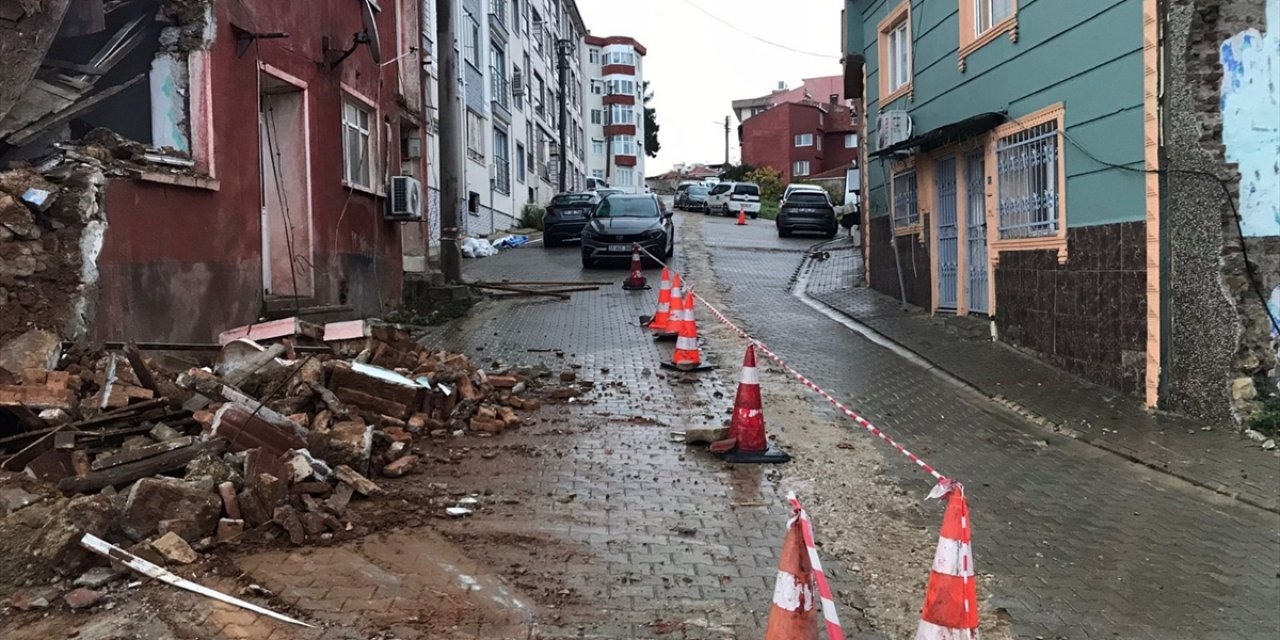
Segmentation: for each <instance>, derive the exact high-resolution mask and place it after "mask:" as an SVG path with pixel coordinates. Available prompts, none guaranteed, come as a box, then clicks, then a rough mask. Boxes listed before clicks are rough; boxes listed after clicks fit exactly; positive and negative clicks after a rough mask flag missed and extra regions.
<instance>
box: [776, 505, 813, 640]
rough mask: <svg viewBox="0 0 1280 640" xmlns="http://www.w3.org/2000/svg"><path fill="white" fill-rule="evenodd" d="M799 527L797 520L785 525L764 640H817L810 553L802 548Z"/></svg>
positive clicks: (802, 535) (797, 518) (798, 519)
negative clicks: (785, 531) (785, 532)
mask: <svg viewBox="0 0 1280 640" xmlns="http://www.w3.org/2000/svg"><path fill="white" fill-rule="evenodd" d="M801 526H803V525H802V524H801V522H800V518H799V517H795V518H792V519H791V521H790V522H788V523H787V537H786V539H785V540H783V541H782V559H781V560H780V561H778V578H777V580H776V581H775V582H774V584H773V606H772V607H770V609H769V626H768V627H766V628H765V631H764V638H765V640H818V610H817V597H816V594H815V591H816V590H815V589H814V578H813V563H812V562H811V561H810V560H809V549H808V547H806V546H805V544H804V533H803V531H802V530H801V529H800V527H801Z"/></svg>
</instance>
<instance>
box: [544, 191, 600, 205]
mask: <svg viewBox="0 0 1280 640" xmlns="http://www.w3.org/2000/svg"><path fill="white" fill-rule="evenodd" d="M590 203H591V194H589V193H562V194H560V195H558V196H556V197H554V198H552V199H551V205H552V206H562V205H567V204H590Z"/></svg>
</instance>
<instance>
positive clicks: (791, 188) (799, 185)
mask: <svg viewBox="0 0 1280 640" xmlns="http://www.w3.org/2000/svg"><path fill="white" fill-rule="evenodd" d="M796 191H818V192H821V193H826V192H827V190H826V189H823V188H822V187H819V186H818V185H816V184H805V183H803V182H792V183H791V184H789V185H787V188H786V190H784V191H783V192H782V200H779V201H778V202H779V203H781V202H783V201H785V200H786V199H787V197H788V196H790V195H791V194H792V193H795V192H796Z"/></svg>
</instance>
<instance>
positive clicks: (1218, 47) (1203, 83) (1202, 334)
mask: <svg viewBox="0 0 1280 640" xmlns="http://www.w3.org/2000/svg"><path fill="white" fill-rule="evenodd" d="M1267 3H1271V4H1272V5H1276V4H1277V0H1171V1H1170V2H1169V3H1167V4H1166V5H1165V11H1166V14H1165V27H1164V34H1163V37H1164V42H1165V66H1166V70H1167V71H1166V73H1165V82H1166V86H1165V87H1164V88H1163V91H1162V95H1163V96H1164V102H1163V104H1162V105H1161V106H1162V115H1163V118H1162V121H1163V125H1164V131H1163V137H1164V140H1165V146H1164V149H1163V153H1164V158H1163V166H1164V169H1165V171H1164V175H1163V176H1162V184H1161V195H1162V198H1161V199H1162V203H1161V211H1162V227H1163V228H1162V234H1163V236H1164V240H1165V247H1166V250H1165V255H1166V261H1165V264H1164V265H1163V267H1164V268H1163V271H1164V273H1165V282H1164V290H1165V291H1166V292H1167V295H1166V296H1165V301H1164V304H1165V305H1166V308H1165V309H1164V314H1163V316H1164V318H1165V322H1166V325H1165V327H1164V333H1165V340H1164V349H1165V353H1164V354H1163V358H1162V361H1163V374H1164V375H1163V388H1162V390H1161V406H1162V408H1167V409H1172V410H1175V411H1180V412H1185V413H1189V414H1192V415H1196V416H1200V417H1202V418H1206V419H1211V420H1227V419H1230V418H1231V417H1232V416H1235V417H1237V418H1239V417H1244V416H1247V415H1248V414H1249V413H1251V412H1252V411H1253V409H1254V407H1255V404H1254V397H1255V396H1256V394H1257V392H1258V383H1264V384H1262V385H1261V386H1262V388H1263V389H1271V390H1274V389H1275V374H1274V370H1275V366H1276V358H1275V345H1274V343H1273V339H1272V334H1271V330H1270V321H1269V319H1268V317H1267V313H1266V309H1265V307H1264V306H1263V304H1262V302H1261V301H1260V300H1259V296H1258V294H1257V290H1256V289H1255V282H1254V281H1253V280H1251V278H1250V277H1249V275H1248V271H1247V270H1246V268H1245V260H1244V256H1243V252H1242V251H1241V248H1242V245H1241V236H1240V233H1239V231H1238V226H1237V211H1239V209H1240V201H1239V190H1240V173H1239V171H1238V170H1237V167H1236V166H1235V165H1234V164H1231V161H1230V160H1229V159H1228V155H1229V154H1228V149H1227V147H1226V145H1225V144H1224V118H1223V104H1224V101H1223V93H1222V89H1223V78H1224V73H1223V65H1222V59H1221V52H1222V46H1223V43H1225V42H1227V41H1228V40H1230V39H1232V38H1233V37H1235V36H1236V35H1237V34H1240V33H1241V32H1244V31H1246V30H1248V29H1261V28H1264V25H1263V23H1264V19H1263V18H1264V15H1265V11H1266V5H1267ZM1270 30H1271V31H1272V32H1275V31H1277V30H1280V25H1271V26H1270ZM1272 157H1273V158H1274V154H1273V156H1272ZM1243 247H1244V248H1245V249H1247V250H1248V254H1249V258H1250V259H1251V261H1252V262H1253V264H1254V269H1253V271H1254V273H1256V274H1257V275H1258V276H1259V281H1258V282H1257V283H1256V286H1257V287H1261V290H1262V291H1263V292H1264V295H1269V294H1270V292H1271V291H1272V290H1273V288H1274V287H1276V286H1277V285H1280V247H1278V246H1277V242H1276V239H1275V238H1268V237H1265V236H1264V237H1252V238H1248V239H1247V242H1246V244H1244V245H1243Z"/></svg>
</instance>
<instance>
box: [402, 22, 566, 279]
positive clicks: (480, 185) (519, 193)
mask: <svg viewBox="0 0 1280 640" xmlns="http://www.w3.org/2000/svg"><path fill="white" fill-rule="evenodd" d="M461 7H462V9H461V11H460V13H459V14H458V16H457V20H456V28H455V32H454V34H453V37H452V40H453V42H451V43H450V42H445V43H441V42H437V40H438V38H437V34H436V16H435V1H434V0H423V11H424V20H423V24H424V29H423V34H422V39H423V50H425V51H429V52H430V54H431V59H432V60H437V59H438V54H439V51H440V47H441V46H451V45H452V46H455V47H457V50H458V53H459V57H460V64H459V66H460V68H461V71H462V73H461V77H459V78H454V79H453V81H454V82H458V83H459V86H460V94H461V96H462V101H463V107H464V108H463V113H464V114H465V115H464V121H463V122H458V123H443V122H440V121H439V111H438V109H437V106H438V105H439V104H440V83H441V82H444V81H446V79H444V78H440V77H439V71H440V70H439V68H438V66H437V65H434V64H431V65H428V67H427V74H428V78H427V82H426V87H425V93H426V94H427V95H426V102H427V105H428V107H427V108H428V113H429V118H428V120H429V122H430V125H429V126H428V128H427V135H426V141H425V142H426V144H425V146H426V149H427V154H428V157H431V158H434V157H438V156H439V149H440V145H439V136H440V128H441V127H444V126H456V127H459V131H460V132H461V133H462V135H463V136H464V138H463V139H464V140H465V141H466V158H467V159H466V162H465V169H464V171H465V184H466V202H465V203H464V204H463V206H464V207H465V211H464V215H462V216H461V218H460V222H461V227H462V230H463V232H464V233H465V234H467V235H483V234H488V233H491V232H493V231H495V230H502V229H507V228H511V227H512V226H514V225H515V223H516V222H517V221H518V220H519V219H520V212H521V211H522V210H523V208H524V207H525V205H526V204H528V203H536V204H545V203H546V202H547V201H548V200H550V199H551V197H552V196H553V195H555V194H556V192H557V191H558V189H559V172H560V153H561V149H560V133H559V126H560V119H561V112H560V89H559V71H558V69H557V55H558V53H557V52H558V51H560V50H563V51H564V58H565V61H566V64H567V69H566V70H565V85H564V86H565V89H564V91H565V102H566V106H567V108H566V110H565V112H566V115H565V122H566V136H565V147H566V149H565V153H566V154H567V159H566V162H565V164H566V171H565V176H566V177H565V185H566V188H567V189H581V188H583V187H585V185H586V176H587V164H586V162H587V161H586V147H585V144H584V140H585V135H586V133H585V128H584V119H583V96H584V93H585V86H586V84H585V82H586V75H585V73H584V71H583V69H582V65H581V60H582V56H581V55H580V51H581V50H582V48H583V46H584V41H583V39H584V37H585V36H586V33H587V29H586V25H585V24H584V23H583V20H582V14H581V13H580V12H579V11H578V6H577V3H576V2H574V0H461ZM428 165H429V171H428V176H427V183H426V185H424V188H425V190H426V194H425V196H426V198H427V203H428V224H427V225H425V227H426V228H425V229H424V230H423V232H422V233H420V234H417V235H418V237H406V241H405V242H406V261H405V268H406V270H411V271H425V270H426V269H427V264H426V259H425V254H424V257H422V258H418V259H414V258H413V257H412V256H411V255H410V254H411V253H412V251H411V249H410V247H409V245H410V244H413V243H416V244H417V245H420V246H434V244H435V243H436V242H438V240H439V237H440V227H439V220H440V218H439V212H440V209H441V207H442V203H441V202H440V190H439V189H440V167H439V163H435V162H430V163H428ZM407 235H408V234H407ZM423 236H426V237H423ZM417 252H418V253H419V254H423V252H422V251H421V249H418V250H417Z"/></svg>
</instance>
